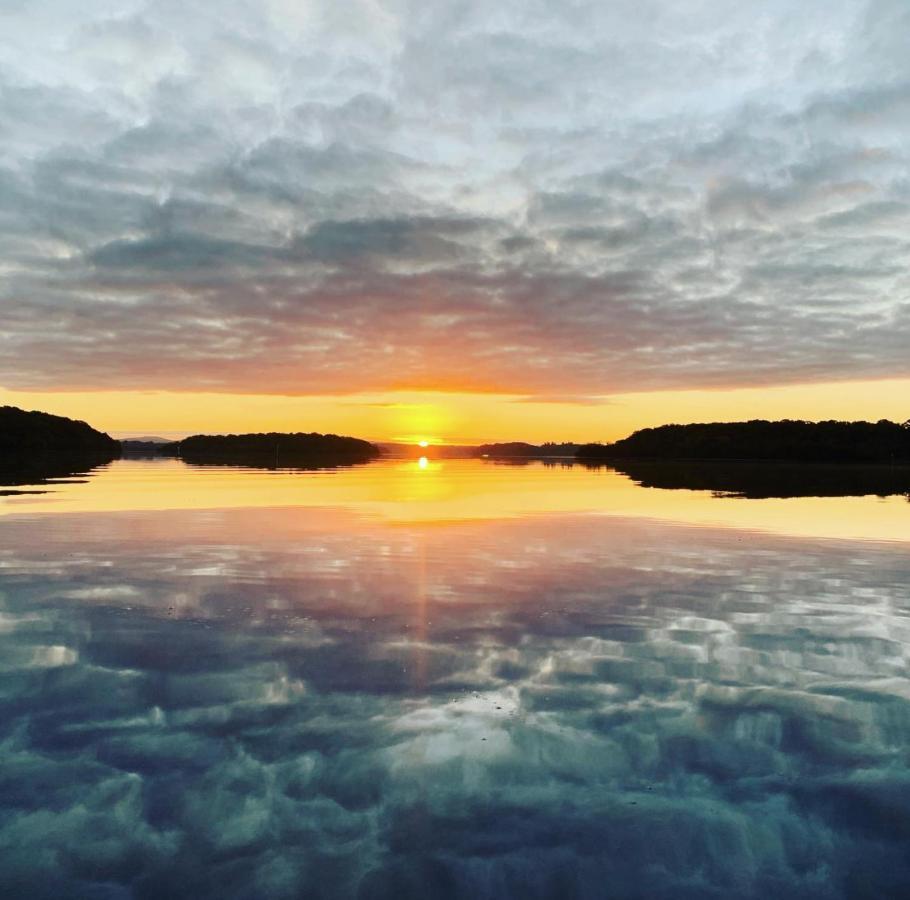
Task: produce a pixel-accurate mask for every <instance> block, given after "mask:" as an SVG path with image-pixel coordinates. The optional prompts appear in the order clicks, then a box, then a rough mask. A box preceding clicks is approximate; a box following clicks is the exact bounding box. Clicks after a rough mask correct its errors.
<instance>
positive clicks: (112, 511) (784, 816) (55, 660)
mask: <svg viewBox="0 0 910 900" xmlns="http://www.w3.org/2000/svg"><path fill="white" fill-rule="evenodd" d="M434 466H436V468H435V469H434ZM433 477H435V478H436V481H435V482H431V481H426V480H425V481H420V479H424V478H433ZM598 479H599V480H598ZM379 482H382V484H383V485H384V487H379V486H378V484H379ZM215 484H218V485H220V486H219V487H218V488H217V489H216V488H215V487H214V485H215ZM428 485H429V486H428ZM50 487H51V488H53V489H54V492H53V493H50V494H44V495H22V496H18V497H8V498H0V504H2V512H3V513H4V515H3V516H0V537H2V540H0V894H2V895H3V896H28V897H35V898H42V897H47V898H51V897H54V898H56V897H64V896H65V897H80V898H81V897H85V898H104V900H108V898H117V900H119V898H127V897H137V898H160V897H178V898H179V897H194V898H195V897H204V898H205V897H212V898H215V897H218V898H238V900H239V898H258V897H269V898H271V897H275V898H285V897H287V898H291V897H294V898H296V897H307V898H309V897H314V898H323V897H324V898H329V897H331V898H335V897H342V898H345V897H351V898H393V897H394V898H409V897H413V898H417V897H421V898H423V897H441V898H446V897H471V898H478V897H491V898H494V897H495V898H501V897H522V898H525V897H531V898H550V897H553V898H557V897H559V898H563V897H567V898H573V897H579V898H601V897H622V898H626V897H641V898H645V897H647V898H671V897H672V898H674V900H675V898H680V897H684V898H687V897H688V898H702V897H712V898H713V897H718V898H720V897H756V898H757V897H766V896H769V895H774V896H777V897H794V898H796V897H801V898H802V897H826V898H827V897H831V898H847V897H894V896H900V895H902V894H905V893H906V892H907V891H908V889H910V863H908V854H907V852H906V850H907V840H908V836H910V777H908V770H907V761H908V759H907V756H908V750H907V747H908V745H910V679H908V677H907V656H908V646H910V618H908V614H910V556H908V553H907V549H908V544H907V542H906V540H907V525H906V521H905V520H906V518H907V517H910V505H908V504H907V502H906V498H904V497H894V498H889V499H885V500H880V499H878V498H875V497H868V498H862V497H859V498H836V497H833V498H832V497H828V498H814V499H813V498H795V499H792V500H777V501H771V500H769V501H762V500H741V499H718V498H713V497H711V496H710V495H707V494H704V495H703V494H698V495H696V494H694V493H693V492H689V491H670V490H666V491H665V490H658V489H647V488H640V487H636V486H635V485H633V484H632V483H631V482H629V481H628V480H626V486H623V480H622V476H619V475H617V474H615V473H607V472H589V471H586V470H581V469H574V468H573V469H560V468H556V469H548V468H544V467H542V466H529V467H521V468H512V467H502V466H492V465H484V464H481V463H460V462H450V463H445V464H443V463H432V462H431V463H430V464H429V465H428V467H427V468H425V469H422V470H420V469H418V467H417V466H416V464H415V463H414V462H411V463H409V464H405V463H401V464H397V463H394V464H383V465H382V466H375V467H373V466H371V467H363V468H360V469H356V470H350V471H348V472H341V473H337V474H334V473H319V474H313V475H303V474H299V473H298V474H296V475H291V474H287V473H286V474H281V473H267V472H240V471H236V470H230V469H218V470H214V469H205V470H192V469H189V468H188V467H182V466H180V465H178V464H170V463H168V464H161V463H144V462H141V461H137V462H131V463H116V464H114V465H113V466H111V467H110V468H109V469H107V470H104V471H101V472H100V473H99V474H96V475H93V476H91V477H89V478H88V479H87V480H85V481H84V483H81V484H66V485H52V486H50ZM190 487H192V489H189V488H190ZM636 492H637V496H639V497H640V498H641V499H639V500H633V499H632V498H633V496H636ZM219 496H220V498H221V499H220V502H216V500H217V498H218V497H219ZM646 496H647V497H650V498H651V499H647V500H646V499H645V497H646ZM181 497H183V500H182V501H181V500H180V498H181ZM118 498H119V499H118ZM205 498H207V499H206V502H203V499H205ZM687 500H688V503H689V505H688V506H687V505H686V502H685V501H687ZM823 501H824V502H826V503H828V506H827V507H825V511H826V512H825V514H821V513H819V512H817V511H814V512H810V511H807V510H814V509H816V506H817V505H818V504H820V503H822V502H823ZM610 503H612V504H613V505H612V506H611V505H610ZM837 503H841V504H847V506H840V507H837V506H835V504H837ZM636 504H639V505H638V506H636ZM786 504H789V506H788V507H787V506H786ZM190 507H195V508H190ZM785 508H788V509H790V510H792V518H793V520H794V521H795V522H796V525H795V526H794V527H793V528H792V530H791V531H790V532H789V533H788V531H787V529H786V528H785V527H782V526H780V527H779V526H778V524H775V523H778V522H783V521H784V518H783V513H782V512H780V510H781V509H785ZM687 509H688V510H689V514H685V510H687ZM693 509H694V510H696V511H695V512H692V510H693ZM767 509H774V510H777V512H775V513H774V516H778V518H776V519H775V518H774V517H773V516H772V515H771V513H767V512H763V510H767ZM847 509H852V510H855V513H854V514H853V516H852V520H853V526H852V527H853V528H854V529H855V531H854V532H853V533H852V534H849V535H848V534H846V533H844V534H835V533H832V529H831V528H827V526H825V522H826V520H828V519H831V518H835V517H836V518H838V519H839V520H841V521H845V520H847V519H850V518H851V516H848V515H846V514H845V510H847ZM711 510H713V512H711ZM737 510H739V511H737ZM750 511H751V512H750ZM836 511H837V515H836V516H835V515H834V513H835V512H836ZM877 511H882V512H880V513H879V512H877ZM604 512H609V513H611V514H610V515H603V514H602V513H604ZM878 515H880V516H883V517H885V518H876V516H878ZM749 516H752V517H753V519H752V521H751V523H750V521H749ZM737 517H739V518H738V519H737ZM888 517H890V518H888ZM813 522H816V523H818V527H817V528H816V529H815V531H814V532H813V525H812V523H813ZM886 522H892V523H893V525H894V527H893V530H892V538H893V540H892V541H891V542H890V543H887V542H886V541H885V538H886V537H887V536H888V535H887V529H886V526H885V523H886ZM712 523H713V524H712ZM868 523H872V524H871V525H870V524H868ZM901 523H903V526H902V527H903V529H904V530H903V531H900V527H901ZM864 529H865V532H864ZM847 538H850V539H847Z"/></svg>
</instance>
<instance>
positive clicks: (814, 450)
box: [576, 419, 910, 463]
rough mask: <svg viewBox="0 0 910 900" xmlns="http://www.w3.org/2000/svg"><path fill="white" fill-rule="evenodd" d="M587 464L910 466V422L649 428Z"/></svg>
mask: <svg viewBox="0 0 910 900" xmlns="http://www.w3.org/2000/svg"><path fill="white" fill-rule="evenodd" d="M576 456H577V458H578V459H579V460H581V461H582V462H586V461H587V462H591V461H598V460H611V459H702V460H707V459H750V460H788V461H791V462H829V463H834V462H836V463H887V462H901V463H908V462H910V422H904V423H903V424H899V423H896V422H889V421H888V420H885V419H882V420H880V421H878V422H838V421H833V420H832V421H826V422H805V421H801V420H793V419H784V420H783V421H779V422H769V421H766V420H764V419H755V420H752V421H749V422H711V423H705V424H697V425H661V426H659V427H657V428H643V429H641V430H640V431H636V432H635V433H634V434H631V435H630V436H629V437H627V438H623V439H622V440H619V441H616V442H614V443H612V444H585V445H583V446H582V447H579V449H578V453H577V454H576Z"/></svg>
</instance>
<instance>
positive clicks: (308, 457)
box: [158, 432, 381, 469]
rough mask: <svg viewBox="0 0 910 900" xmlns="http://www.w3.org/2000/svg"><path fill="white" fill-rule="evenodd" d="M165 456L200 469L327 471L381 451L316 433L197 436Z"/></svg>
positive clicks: (164, 450) (164, 449) (166, 448)
mask: <svg viewBox="0 0 910 900" xmlns="http://www.w3.org/2000/svg"><path fill="white" fill-rule="evenodd" d="M158 453H159V454H161V455H162V456H178V457H180V459H182V460H183V461H184V462H188V463H194V464H199V465H237V466H255V467H257V468H301V469H325V468H334V467H336V466H352V465H356V464H358V463H366V462H370V461H371V460H374V459H377V458H378V457H379V456H380V455H381V451H380V450H379V448H378V447H377V446H375V445H374V444H371V443H370V442H369V441H363V440H360V439H359V438H353V437H344V436H341V435H337V434H318V433H316V432H310V433H303V432H297V433H293V434H281V433H278V432H269V433H267V434H226V435H205V434H196V435H193V436H192V437H187V438H184V439H183V440H181V441H175V442H174V443H171V444H164V445H161V446H160V447H159V448H158Z"/></svg>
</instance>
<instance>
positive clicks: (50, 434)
mask: <svg viewBox="0 0 910 900" xmlns="http://www.w3.org/2000/svg"><path fill="white" fill-rule="evenodd" d="M118 456H120V442H119V441H115V440H114V439H113V438H112V437H110V436H109V435H107V434H105V433H104V432H102V431H97V430H95V429H94V428H92V427H91V426H90V425H87V424H86V423H85V422H79V421H76V420H75V419H67V418H65V417H64V416H52V415H50V413H44V412H37V411H32V412H28V411H26V410H24V409H19V408H18V407H15V406H2V407H0V462H2V463H3V465H4V467H9V466H15V465H20V464H21V465H27V466H29V467H34V466H36V465H37V464H39V463H40V462H42V461H45V460H46V461H52V462H55V463H57V462H78V463H85V464H98V463H99V462H108V461H110V460H112V459H116V458H117V457H118Z"/></svg>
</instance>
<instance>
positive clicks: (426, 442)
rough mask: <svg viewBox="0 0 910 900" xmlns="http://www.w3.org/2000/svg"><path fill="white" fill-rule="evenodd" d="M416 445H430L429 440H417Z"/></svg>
mask: <svg viewBox="0 0 910 900" xmlns="http://www.w3.org/2000/svg"><path fill="white" fill-rule="evenodd" d="M417 446H418V447H429V446H430V442H429V441H418V442H417Z"/></svg>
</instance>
